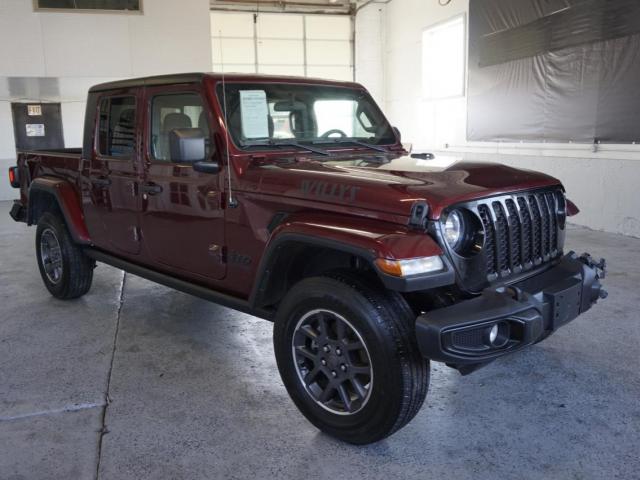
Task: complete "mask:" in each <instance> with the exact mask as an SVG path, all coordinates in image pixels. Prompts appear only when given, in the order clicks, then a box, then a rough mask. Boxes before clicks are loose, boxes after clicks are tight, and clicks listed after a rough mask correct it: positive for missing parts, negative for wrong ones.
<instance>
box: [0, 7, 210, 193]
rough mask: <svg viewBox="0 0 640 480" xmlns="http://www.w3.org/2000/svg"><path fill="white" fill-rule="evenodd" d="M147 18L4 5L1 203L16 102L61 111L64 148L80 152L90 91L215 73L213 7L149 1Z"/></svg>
mask: <svg viewBox="0 0 640 480" xmlns="http://www.w3.org/2000/svg"><path fill="white" fill-rule="evenodd" d="M143 8H144V12H143V13H142V14H126V13H69V12H46V13H44V12H39V13H34V12H33V3H32V1H31V0H0V200H7V199H11V198H14V197H15V196H16V192H15V190H13V189H11V188H10V187H9V185H8V182H7V178H6V177H7V173H6V172H7V168H8V167H9V166H10V165H13V164H15V144H14V139H13V122H12V120H11V102H12V101H52V102H60V103H61V104H62V121H63V130H64V140H65V146H66V147H79V146H80V145H81V141H82V140H81V137H82V127H83V121H84V120H83V119H84V108H85V97H86V92H87V89H88V88H89V87H90V86H91V85H94V84H96V83H100V82H104V81H109V80H113V79H119V78H125V77H138V76H146V75H156V74H162V73H178V72H190V71H210V70H211V40H210V26H209V0H188V1H182V2H176V1H175V0H146V1H145V2H144V5H143Z"/></svg>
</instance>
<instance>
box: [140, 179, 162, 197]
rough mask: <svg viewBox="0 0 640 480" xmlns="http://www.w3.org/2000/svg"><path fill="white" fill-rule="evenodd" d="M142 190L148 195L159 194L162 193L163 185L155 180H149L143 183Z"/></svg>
mask: <svg viewBox="0 0 640 480" xmlns="http://www.w3.org/2000/svg"><path fill="white" fill-rule="evenodd" d="M142 192H143V193H146V194H148V195H158V194H159V193H162V187H161V186H160V185H158V184H156V183H153V182H147V183H144V184H143V185H142Z"/></svg>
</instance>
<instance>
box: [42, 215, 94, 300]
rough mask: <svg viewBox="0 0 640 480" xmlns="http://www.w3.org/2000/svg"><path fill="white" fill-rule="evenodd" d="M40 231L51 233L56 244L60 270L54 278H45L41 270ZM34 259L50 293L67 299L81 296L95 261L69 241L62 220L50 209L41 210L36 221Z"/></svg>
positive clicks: (67, 231) (46, 276)
mask: <svg viewBox="0 0 640 480" xmlns="http://www.w3.org/2000/svg"><path fill="white" fill-rule="evenodd" d="M43 234H44V235H45V236H46V237H47V238H48V239H49V240H51V239H52V237H51V235H53V236H54V238H55V241H57V243H58V244H59V247H60V254H61V265H62V273H61V274H60V276H59V279H58V280H57V281H55V282H54V281H52V280H51V278H49V276H48V275H47V272H46V271H45V265H44V260H43V255H42V250H43V241H42V239H43ZM44 248H46V247H44ZM36 259H37V262H38V268H39V269H40V275H41V276H42V281H43V282H44V285H45V287H47V290H49V292H50V293H51V295H53V296H54V297H56V298H59V299H61V300H71V299H73V298H78V297H81V296H82V295H84V294H85V293H87V292H88V291H89V289H90V288H91V282H92V280H93V269H94V267H95V262H94V261H93V260H92V259H90V258H89V257H87V256H86V255H85V254H84V252H83V251H82V249H81V248H80V247H79V246H78V245H76V244H75V243H74V242H73V239H72V238H71V235H70V234H69V230H68V229H67V226H66V224H65V222H64V220H63V219H62V218H60V217H59V216H58V215H55V214H54V213H51V212H47V213H44V214H43V215H42V216H41V217H40V220H39V221H38V227H37V230H36Z"/></svg>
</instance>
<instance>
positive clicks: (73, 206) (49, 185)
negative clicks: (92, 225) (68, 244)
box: [27, 177, 91, 245]
mask: <svg viewBox="0 0 640 480" xmlns="http://www.w3.org/2000/svg"><path fill="white" fill-rule="evenodd" d="M36 192H45V193H47V194H49V195H51V196H53V197H54V198H55V200H56V202H57V204H58V207H59V208H60V211H61V212H62V215H63V217H64V220H65V223H66V224H67V228H68V229H69V233H70V234H71V238H73V241H74V242H76V243H79V244H82V245H90V244H91V237H90V235H89V231H88V230H87V226H86V224H85V222H84V214H83V213H82V206H81V203H80V198H79V196H78V191H77V188H76V187H75V185H73V184H72V183H71V182H69V181H67V180H64V179H61V178H56V177H38V178H36V179H34V180H33V182H31V185H30V186H29V196H28V198H29V203H28V207H29V208H28V211H27V224H29V225H33V223H34V221H33V220H34V215H35V212H34V206H33V202H32V201H31V199H32V198H33V194H34V193H36Z"/></svg>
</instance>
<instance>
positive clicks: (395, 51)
mask: <svg viewBox="0 0 640 480" xmlns="http://www.w3.org/2000/svg"><path fill="white" fill-rule="evenodd" d="M468 1H469V0H451V3H449V5H447V6H444V7H442V6H440V5H439V4H438V0H392V1H391V2H390V3H388V4H377V3H371V4H369V5H367V6H366V7H364V8H363V9H362V10H360V11H359V12H358V14H357V17H356V79H357V81H359V82H361V83H363V84H364V85H365V86H367V87H369V88H370V89H371V90H372V91H373V92H374V94H375V95H376V99H377V100H378V101H380V102H381V104H382V105H383V106H384V109H385V111H386V113H387V115H388V116H389V118H390V120H391V122H392V123H393V124H394V125H396V126H397V127H398V128H399V129H400V131H401V132H402V135H403V141H405V142H410V143H412V144H413V146H414V150H428V151H433V152H442V153H446V154H448V155H454V156H459V157H460V158H465V159H468V160H483V161H497V162H502V163H507V164H510V165H514V166H518V167H521V168H529V169H535V170H540V171H543V172H545V173H548V174H550V175H553V176H555V177H557V178H559V179H560V180H561V181H562V182H563V183H564V185H565V186H566V188H567V191H568V195H569V197H570V198H571V199H572V200H573V201H574V202H575V203H576V204H577V205H578V206H579V207H580V208H581V210H582V211H581V213H580V215H578V216H577V217H574V218H573V222H574V223H577V224H580V225H584V226H587V227H590V228H594V229H599V230H606V231H611V232H616V233H623V234H626V235H632V236H637V237H640V213H639V211H640V194H638V193H637V183H638V180H640V145H610V146H601V147H600V148H599V151H598V152H596V153H593V152H592V147H591V146H590V145H575V144H574V145H572V144H499V143H491V142H467V141H466V97H464V96H463V97H460V98H457V99H448V100H440V101H425V100H424V99H423V98H422V84H421V75H422V67H421V53H422V45H421V42H422V32H423V30H424V29H426V28H428V27H430V26H433V25H435V24H437V23H439V22H442V21H444V20H447V19H449V18H452V17H454V16H456V15H460V14H467V13H468V8H469V3H468ZM435 73H437V72H434V74H435Z"/></svg>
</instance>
